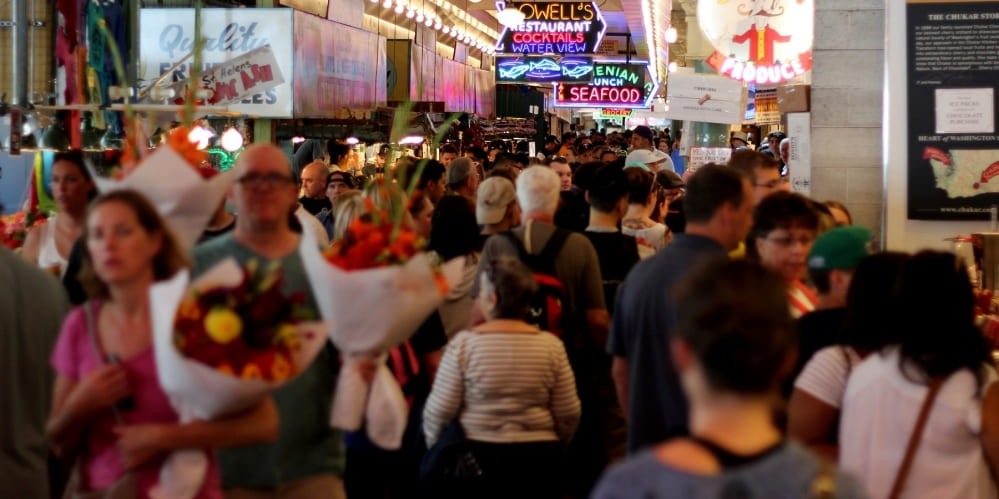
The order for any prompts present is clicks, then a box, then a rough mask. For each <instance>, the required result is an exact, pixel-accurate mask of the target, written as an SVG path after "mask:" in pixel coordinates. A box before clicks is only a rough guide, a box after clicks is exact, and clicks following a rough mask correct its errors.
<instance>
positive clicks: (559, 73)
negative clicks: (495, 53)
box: [496, 57, 593, 83]
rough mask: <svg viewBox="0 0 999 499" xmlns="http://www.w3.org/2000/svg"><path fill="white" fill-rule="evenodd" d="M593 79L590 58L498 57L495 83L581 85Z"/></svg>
mask: <svg viewBox="0 0 999 499" xmlns="http://www.w3.org/2000/svg"><path fill="white" fill-rule="evenodd" d="M591 79H593V58H592V57H563V58H561V59H559V58H555V57H499V58H497V61H496V81H497V82H503V83H553V82H566V83H582V82H587V81H590V80H591Z"/></svg>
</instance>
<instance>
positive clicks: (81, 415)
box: [46, 190, 278, 497]
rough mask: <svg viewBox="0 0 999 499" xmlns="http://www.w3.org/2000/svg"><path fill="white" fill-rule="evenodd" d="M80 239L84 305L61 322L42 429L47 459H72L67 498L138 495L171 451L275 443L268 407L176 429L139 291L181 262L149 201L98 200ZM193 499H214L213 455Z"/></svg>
mask: <svg viewBox="0 0 999 499" xmlns="http://www.w3.org/2000/svg"><path fill="white" fill-rule="evenodd" d="M83 238H84V242H85V250H84V255H83V259H84V264H83V270H82V272H81V280H82V283H83V285H84V288H85V289H86V290H87V294H88V296H89V301H87V302H86V303H84V304H83V305H82V306H80V307H77V308H76V309H74V310H73V311H72V312H71V313H70V315H69V316H68V317H67V318H66V321H65V322H64V323H63V327H62V332H61V333H60V335H59V340H58V341H57V343H56V347H55V350H54V352H53V353H52V366H53V367H54V368H55V370H56V373H57V374H56V381H55V387H54V393H53V397H52V399H53V400H52V413H51V416H50V417H49V421H48V424H47V427H46V433H47V434H48V437H49V441H50V442H51V444H52V446H53V449H54V451H55V452H56V454H57V455H60V456H64V457H65V456H72V455H73V454H74V453H75V451H77V450H78V451H79V458H78V461H77V469H76V470H75V471H74V477H73V478H72V479H71V482H70V485H69V490H68V491H67V492H68V493H70V494H84V493H94V492H103V493H105V494H111V493H115V494H120V493H124V494H129V495H134V496H137V497H148V495H149V490H150V488H151V487H152V486H153V485H155V484H156V482H157V480H158V476H159V469H160V465H161V464H162V462H163V460H164V458H165V457H166V455H167V454H168V453H169V452H171V451H173V450H175V449H183V448H199V447H202V448H204V447H207V448H211V447H222V446H236V445H244V444H249V443H255V442H263V441H273V440H274V439H276V438H277V433H278V417H277V412H276V410H275V408H274V404H273V402H272V401H271V400H270V399H267V400H266V401H264V402H262V403H260V404H258V405H257V406H255V407H253V408H251V409H249V410H248V411H247V412H245V413H243V414H240V415H237V416H232V417H228V418H225V419H222V420H218V421H193V422H190V423H184V424H180V423H179V422H178V415H177V413H176V412H175V411H174V409H173V407H171V405H170V401H169V400H168V398H167V396H166V394H165V393H164V392H163V390H162V388H161V387H160V383H159V379H158V377H157V372H156V360H155V356H154V355H153V339H152V328H151V326H150V314H151V307H152V304H151V303H150V302H149V287H150V286H151V285H152V284H153V283H154V282H156V281H158V280H162V279H166V278H168V277H171V276H172V275H174V274H175V273H176V272H177V271H179V270H180V269H182V268H184V267H185V266H186V265H187V261H186V258H185V257H184V255H183V253H181V250H180V248H179V247H178V245H177V242H176V241H175V239H174V237H173V235H171V234H170V232H169V230H167V228H166V227H165V225H164V222H163V220H162V219H161V218H160V216H159V215H158V214H157V213H156V210H155V209H154V208H153V207H152V205H151V204H150V203H149V201H148V200H146V199H145V198H144V197H142V195H141V194H139V193H137V192H135V191H130V190H122V191H115V192H111V193H108V194H105V195H103V196H100V197H99V198H97V199H96V200H95V201H94V203H93V205H92V206H91V207H90V210H89V212H88V214H87V218H86V224H85V226H84V234H83ZM102 497H103V496H102ZM116 497H118V496H116ZM197 497H221V489H220V482H219V476H218V469H217V466H216V464H215V460H214V456H212V458H211V459H210V465H209V472H208V475H207V476H206V479H205V481H204V483H203V485H202V488H201V490H200V491H199V493H198V496H197Z"/></svg>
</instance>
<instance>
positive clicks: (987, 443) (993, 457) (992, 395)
mask: <svg viewBox="0 0 999 499" xmlns="http://www.w3.org/2000/svg"><path fill="white" fill-rule="evenodd" d="M979 439H980V440H981V442H982V449H984V451H985V461H986V462H988V463H989V470H991V471H992V479H993V480H999V382H995V383H992V384H991V385H989V387H988V388H987V389H986V390H985V396H984V397H982V432H981V434H980V435H979Z"/></svg>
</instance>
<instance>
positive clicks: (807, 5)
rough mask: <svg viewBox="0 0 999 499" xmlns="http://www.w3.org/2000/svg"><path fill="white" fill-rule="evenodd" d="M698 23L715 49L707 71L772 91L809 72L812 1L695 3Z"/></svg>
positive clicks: (709, 0) (707, 0)
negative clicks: (768, 86) (772, 87)
mask: <svg viewBox="0 0 999 499" xmlns="http://www.w3.org/2000/svg"><path fill="white" fill-rule="evenodd" d="M697 21H698V23H699V24H700V27H701V31H702V32H703V33H704V36H705V38H707V40H708V41H709V42H710V43H711V45H712V46H714V48H715V52H714V53H713V54H711V55H710V56H709V57H708V59H707V63H708V65H709V66H711V67H712V68H714V69H715V70H716V71H718V72H719V73H721V74H723V75H725V76H727V77H729V78H732V79H733V80H739V81H744V82H747V83H757V84H759V85H773V84H777V83H780V82H782V81H787V80H791V79H793V78H797V77H799V76H802V75H804V74H805V73H806V72H807V71H808V70H810V69H811V68H812V40H813V37H814V25H815V4H814V2H813V1H812V0H794V1H793V2H792V1H787V0H767V1H758V0H741V1H731V2H730V1H721V0H698V2H697Z"/></svg>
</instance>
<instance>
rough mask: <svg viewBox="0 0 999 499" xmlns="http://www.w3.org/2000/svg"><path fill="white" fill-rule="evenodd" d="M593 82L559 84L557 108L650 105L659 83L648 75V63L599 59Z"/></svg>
mask: <svg viewBox="0 0 999 499" xmlns="http://www.w3.org/2000/svg"><path fill="white" fill-rule="evenodd" d="M593 66H594V70H593V80H592V81H591V82H590V83H587V84H583V83H565V82H562V83H556V84H555V107H607V108H618V109H636V108H648V107H650V105H651V104H652V98H653V97H655V95H656V93H657V92H658V91H659V83H658V82H656V81H655V80H652V79H651V78H649V77H648V75H650V74H651V72H650V71H649V68H648V63H647V62H644V61H641V62H636V61H632V62H631V63H625V62H621V61H596V62H594V64H593Z"/></svg>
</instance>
